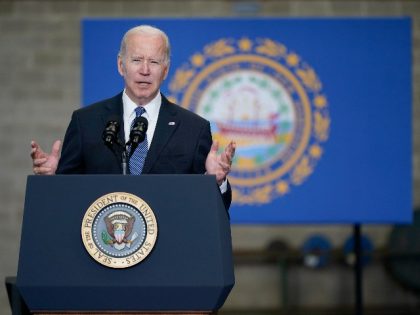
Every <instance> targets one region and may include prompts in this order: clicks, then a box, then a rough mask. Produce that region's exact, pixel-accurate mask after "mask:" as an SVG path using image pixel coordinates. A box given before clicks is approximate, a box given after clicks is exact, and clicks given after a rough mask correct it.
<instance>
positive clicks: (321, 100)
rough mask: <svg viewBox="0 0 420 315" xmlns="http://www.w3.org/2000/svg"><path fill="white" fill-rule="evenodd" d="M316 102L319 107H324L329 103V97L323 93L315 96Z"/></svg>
mask: <svg viewBox="0 0 420 315" xmlns="http://www.w3.org/2000/svg"><path fill="white" fill-rule="evenodd" d="M314 104H315V106H316V107H318V108H323V107H325V105H327V99H326V98H325V97H324V96H322V95H318V96H317V97H315V100H314Z"/></svg>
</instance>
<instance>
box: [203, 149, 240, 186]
mask: <svg viewBox="0 0 420 315" xmlns="http://www.w3.org/2000/svg"><path fill="white" fill-rule="evenodd" d="M218 149H219V143H218V142H217V141H215V142H213V144H212V146H211V148H210V152H209V154H208V155H207V159H206V171H207V174H210V175H216V181H217V184H219V185H220V184H222V183H223V181H224V180H225V179H226V176H227V175H228V174H229V172H230V168H231V165H232V159H233V157H234V155H235V149H236V143H235V142H233V141H231V142H230V143H229V144H228V145H227V146H226V148H225V150H224V151H223V152H222V153H221V154H217V150H218Z"/></svg>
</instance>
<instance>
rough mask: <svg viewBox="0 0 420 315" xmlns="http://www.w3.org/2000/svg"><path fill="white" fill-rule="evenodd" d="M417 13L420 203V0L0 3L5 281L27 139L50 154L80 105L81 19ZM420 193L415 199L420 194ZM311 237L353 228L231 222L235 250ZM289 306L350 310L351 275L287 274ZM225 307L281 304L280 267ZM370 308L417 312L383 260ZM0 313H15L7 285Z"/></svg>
mask: <svg viewBox="0 0 420 315" xmlns="http://www.w3.org/2000/svg"><path fill="white" fill-rule="evenodd" d="M244 15H248V16H278V17H290V16H411V17H412V18H413V47H414V48H413V61H414V66H413V78H414V81H413V82H414V83H413V88H414V90H413V92H414V93H413V178H414V182H413V185H414V186H413V192H414V205H415V206H416V207H419V206H420V194H418V192H419V189H420V137H419V135H420V91H419V82H420V81H419V78H420V76H419V74H420V67H419V60H420V50H419V48H420V24H419V23H420V3H419V2H418V1H414V0H413V1H408V0H407V1H402V0H401V1H356V0H355V1H344V0H341V1H340V0H335V1H270V0H266V1H233V0H231V1H228V0H225V1H193V0H190V1H186V0H180V1H162V0H160V1H150V0H146V1H140V0H139V1H123V0H119V1H104V0H103V1H100V0H96V1H87V0H86V1H77V0H75V1H68V2H67V1H18V0H15V1H7V0H2V1H0V111H1V114H0V128H1V129H0V130H1V136H0V144H1V148H3V149H2V150H3V152H2V154H1V156H0V159H1V160H0V161H1V163H0V165H1V166H2V167H1V168H0V172H1V176H0V181H1V190H0V198H1V206H0V222H1V228H0V279H3V278H4V277H5V276H6V275H14V274H16V269H17V260H18V250H19V238H20V228H21V221H22V209H23V202H24V189H25V182H26V176H27V175H28V174H30V173H31V162H30V159H29V143H30V141H31V140H32V139H36V140H38V141H39V142H40V143H41V145H42V146H43V147H44V148H50V146H51V144H52V143H53V141H54V140H55V139H57V138H62V137H63V135H64V132H65V128H66V127H67V124H68V122H69V118H70V115H71V112H72V111H73V110H75V109H77V108H78V107H79V106H80V86H81V82H80V77H81V76H80V62H81V57H80V20H81V18H84V17H141V16H155V17H159V16H166V17H190V16H206V17H212V16H229V17H230V16H244ZM415 192H417V194H416V193H415ZM390 229H391V227H390V226H369V227H364V228H363V232H364V233H366V234H367V235H368V236H370V237H371V239H373V240H374V243H375V247H376V248H378V247H382V246H384V245H385V244H386V241H387V237H388V233H389V231H390ZM315 232H319V233H323V234H325V235H327V236H328V237H329V238H330V239H331V240H332V242H333V244H334V246H336V247H340V246H341V245H342V243H343V242H344V240H345V239H346V238H347V237H348V236H349V235H350V234H351V233H352V228H351V226H234V227H233V242H234V248H235V249H236V250H239V249H242V250H243V249H261V248H263V247H265V246H266V245H267V243H268V242H269V241H270V240H271V239H283V240H285V241H286V242H288V243H289V245H290V246H291V247H294V248H298V247H299V246H300V245H301V244H302V242H303V241H304V239H305V238H306V237H307V236H308V235H309V234H313V233H315ZM288 276H289V287H288V295H289V304H291V305H297V306H301V307H316V306H321V307H334V306H338V305H347V306H349V305H352V303H353V296H352V290H353V284H352V271H351V269H350V268H348V267H345V266H342V265H333V266H331V267H330V268H327V269H324V270H320V271H314V270H309V269H306V268H304V267H300V266H294V267H291V268H290V271H289V274H288ZM236 277H237V284H236V287H235V289H234V291H233V292H232V294H231V296H230V298H229V300H228V301H227V303H226V305H225V308H226V309H232V308H249V307H263V308H274V307H279V306H281V299H280V296H281V294H282V290H281V288H280V280H281V278H280V273H279V270H278V267H277V266H275V265H249V264H240V265H238V266H237V268H236ZM364 287H365V302H366V304H367V305H368V306H380V305H385V306H390V307H391V306H396V305H406V306H410V305H411V306H413V305H415V304H419V302H420V301H419V297H418V296H417V297H416V296H415V295H414V294H412V293H411V292H409V291H405V290H403V289H402V288H401V287H400V286H398V285H397V284H396V283H395V282H394V281H393V280H392V279H391V278H390V277H389V275H388V274H387V273H386V272H385V270H384V268H383V267H382V264H381V263H380V262H375V263H373V264H371V265H369V266H368V267H367V268H366V270H365V279H364ZM0 313H1V314H9V310H8V306H7V298H6V293H5V290H4V286H3V285H2V286H1V287H0Z"/></svg>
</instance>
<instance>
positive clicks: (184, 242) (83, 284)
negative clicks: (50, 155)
mask: <svg viewBox="0 0 420 315" xmlns="http://www.w3.org/2000/svg"><path fill="white" fill-rule="evenodd" d="M115 192H125V193H129V194H133V195H135V196H138V197H139V198H141V199H142V200H144V201H145V202H147V204H148V205H149V206H150V208H151V209H152V210H153V212H154V214H155V217H156V222H157V225H158V235H157V239H156V243H155V246H154V248H153V249H152V250H151V252H150V254H149V255H148V256H147V257H146V258H145V259H144V260H143V261H142V262H140V263H139V264H137V265H135V266H132V267H129V268H123V269H115V268H109V267H106V266H104V265H102V264H100V263H98V262H97V261H95V260H94V259H93V258H92V257H91V256H90V255H89V253H88V252H87V250H86V249H85V247H84V245H83V242H82V236H81V225H82V221H83V218H84V215H85V213H86V211H87V209H88V208H89V206H91V205H92V203H93V202H94V201H95V200H97V199H98V198H100V197H101V196H104V195H107V194H110V193H115ZM98 229H99V228H98ZM98 238H100V237H98ZM16 283H17V289H18V291H19V293H20V294H21V296H22V298H23V300H24V302H25V303H26V305H27V307H28V309H29V310H30V312H31V313H32V314H38V315H44V314H45V315H46V314H48V315H51V314H56V315H58V314H72V315H75V314H83V315H87V314H90V315H92V314H114V315H115V314H131V315H133V314H142V315H152V314H153V315H158V314H159V315H169V314H188V315H204V314H216V313H215V312H217V310H218V309H219V308H220V307H221V306H222V305H223V303H224V302H225V300H226V298H227V296H228V295H229V293H230V291H231V289H232V287H233V285H234V273H233V263H232V247H231V235H230V222H229V216H228V213H227V211H226V209H225V208H224V205H223V202H222V199H221V195H220V191H219V188H218V187H217V184H216V181H215V178H214V177H213V176H206V175H142V176H122V175H55V176H28V180H27V188H26V199H25V209H24V217H23V224H22V236H21V247H20V256H19V266H18V274H17V281H16Z"/></svg>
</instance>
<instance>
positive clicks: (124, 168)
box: [121, 150, 127, 175]
mask: <svg viewBox="0 0 420 315" xmlns="http://www.w3.org/2000/svg"><path fill="white" fill-rule="evenodd" d="M121 160H122V162H121V166H122V172H123V175H127V152H126V151H125V150H123V152H122V159H121Z"/></svg>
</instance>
